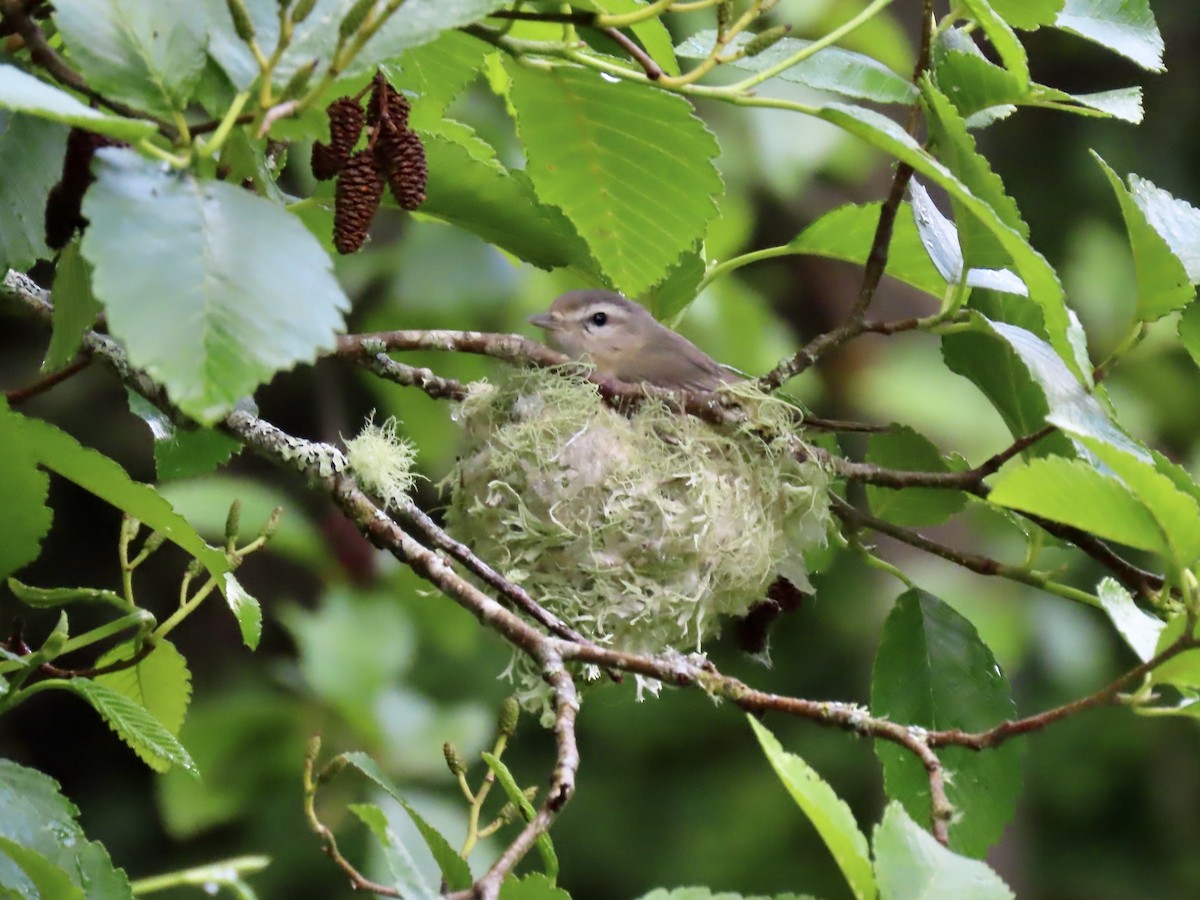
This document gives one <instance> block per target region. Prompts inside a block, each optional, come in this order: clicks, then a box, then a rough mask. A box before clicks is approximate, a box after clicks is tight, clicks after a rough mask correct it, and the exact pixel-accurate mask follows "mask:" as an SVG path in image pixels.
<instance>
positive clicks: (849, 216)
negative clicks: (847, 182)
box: [787, 203, 946, 298]
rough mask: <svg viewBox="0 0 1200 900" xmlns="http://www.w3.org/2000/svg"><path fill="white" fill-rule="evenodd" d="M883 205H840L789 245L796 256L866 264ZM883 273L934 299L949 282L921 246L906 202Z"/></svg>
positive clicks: (895, 229)
mask: <svg viewBox="0 0 1200 900" xmlns="http://www.w3.org/2000/svg"><path fill="white" fill-rule="evenodd" d="M881 206H882V204H881V203H867V204H863V205H852V204H851V205H846V206H839V207H837V208H836V209H833V210H830V211H829V212H827V213H825V215H823V216H821V217H820V218H819V219H817V220H816V221H815V222H813V223H812V224H810V225H809V226H808V227H807V228H805V229H804V230H803V231H802V232H800V234H798V235H796V237H794V238H792V240H791V241H789V242H788V244H787V247H788V249H789V250H792V251H793V252H795V253H810V254H812V255H814V256H825V257H828V258H830V259H841V260H845V261H846V262H853V263H858V264H860V265H862V264H865V263H866V261H867V254H868V253H870V250H871V243H872V241H873V239H874V237H875V226H876V225H877V224H878V223H879V208H880V207H881ZM884 272H885V273H886V274H888V275H890V276H892V277H893V278H895V279H897V280H898V281H902V282H904V283H905V284H908V285H912V286H913V287H915V288H917V289H918V290H921V291H925V293H927V294H931V295H933V296H934V297H938V298H941V297H942V296H943V295H944V294H945V293H946V280H945V279H944V278H942V276H941V275H939V274H938V271H937V269H936V268H934V265H933V263H932V262H931V261H930V259H929V254H928V253H926V252H925V248H924V247H923V246H922V245H921V239H920V236H919V235H918V233H917V227H916V225H915V224H914V222H913V216H912V210H911V208H910V207H909V205H908V204H907V203H903V204H901V206H900V209H899V211H898V212H897V213H896V224H895V228H894V230H893V232H892V242H891V244H890V245H889V249H888V261H887V268H886V269H884Z"/></svg>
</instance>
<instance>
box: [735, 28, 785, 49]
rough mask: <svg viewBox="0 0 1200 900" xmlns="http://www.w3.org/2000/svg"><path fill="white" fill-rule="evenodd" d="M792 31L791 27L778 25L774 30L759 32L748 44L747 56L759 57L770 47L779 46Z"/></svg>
mask: <svg viewBox="0 0 1200 900" xmlns="http://www.w3.org/2000/svg"><path fill="white" fill-rule="evenodd" d="M791 30H792V26H791V25H776V26H775V27H774V28H768V29H767V30H766V31H762V32H759V33H758V34H756V35H755V36H754V37H752V38H751V39H750V40H749V41H747V42H746V48H745V55H746V56H758V54H760V53H762V52H763V51H764V50H766V49H767V48H768V47H772V46H774V45H775V44H778V43H779V42H780V41H781V40H783V38H784V36H785V35H787V33H788V32H789V31H791Z"/></svg>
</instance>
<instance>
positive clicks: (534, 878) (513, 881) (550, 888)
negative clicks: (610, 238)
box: [500, 872, 571, 900]
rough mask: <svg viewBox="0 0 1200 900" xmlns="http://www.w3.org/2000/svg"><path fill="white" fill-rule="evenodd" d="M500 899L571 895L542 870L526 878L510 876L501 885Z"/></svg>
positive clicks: (550, 899)
mask: <svg viewBox="0 0 1200 900" xmlns="http://www.w3.org/2000/svg"><path fill="white" fill-rule="evenodd" d="M500 900H571V895H570V894H568V893H567V892H566V891H564V890H563V889H562V888H560V887H555V886H554V882H553V881H551V880H550V879H549V878H547V877H546V876H545V875H543V874H542V873H541V872H533V873H531V874H529V875H526V876H525V877H524V878H516V877H514V876H511V875H510V876H509V877H508V878H505V879H504V883H503V884H501V885H500Z"/></svg>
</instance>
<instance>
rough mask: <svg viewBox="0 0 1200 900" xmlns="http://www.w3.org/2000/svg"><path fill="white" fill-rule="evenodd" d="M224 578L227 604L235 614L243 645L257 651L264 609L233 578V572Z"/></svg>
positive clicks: (227, 573) (226, 574)
mask: <svg viewBox="0 0 1200 900" xmlns="http://www.w3.org/2000/svg"><path fill="white" fill-rule="evenodd" d="M224 578H225V587H224V590H223V593H224V594H225V602H226V603H227V604H228V605H229V609H230V610H231V611H232V612H233V617H234V618H235V619H237V623H238V631H240V632H241V635H242V643H243V644H245V645H246V646H247V647H249V648H250V649H251V650H257V649H258V642H259V640H261V639H262V607H261V606H260V605H259V602H258V601H257V600H255V599H254V598H253V597H251V596H250V594H248V593H247V592H246V589H245V588H243V587H242V586H241V584H240V583H239V582H238V580H237V579H236V578H234V577H233V573H232V572H226V573H225V575H224Z"/></svg>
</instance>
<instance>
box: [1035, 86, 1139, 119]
mask: <svg viewBox="0 0 1200 900" xmlns="http://www.w3.org/2000/svg"><path fill="white" fill-rule="evenodd" d="M1029 99H1030V102H1031V103H1034V104H1037V105H1041V106H1046V105H1052V106H1053V108H1054V109H1060V110H1064V111H1065V112H1073V113H1076V114H1078V115H1084V116H1102V117H1105V118H1108V117H1111V118H1114V119H1120V120H1121V121H1122V122H1130V123H1132V124H1134V125H1137V124H1140V123H1141V121H1142V117H1143V115H1144V110H1143V109H1142V89H1141V88H1140V87H1137V86H1135V87H1127V88H1115V89H1113V90H1111V91H1096V92H1094V93H1090V94H1068V93H1067V92H1066V91H1060V90H1058V89H1056V88H1051V87H1046V86H1045V85H1041V84H1035V85H1034V86H1033V90H1032V91H1031V92H1030V95H1029Z"/></svg>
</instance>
